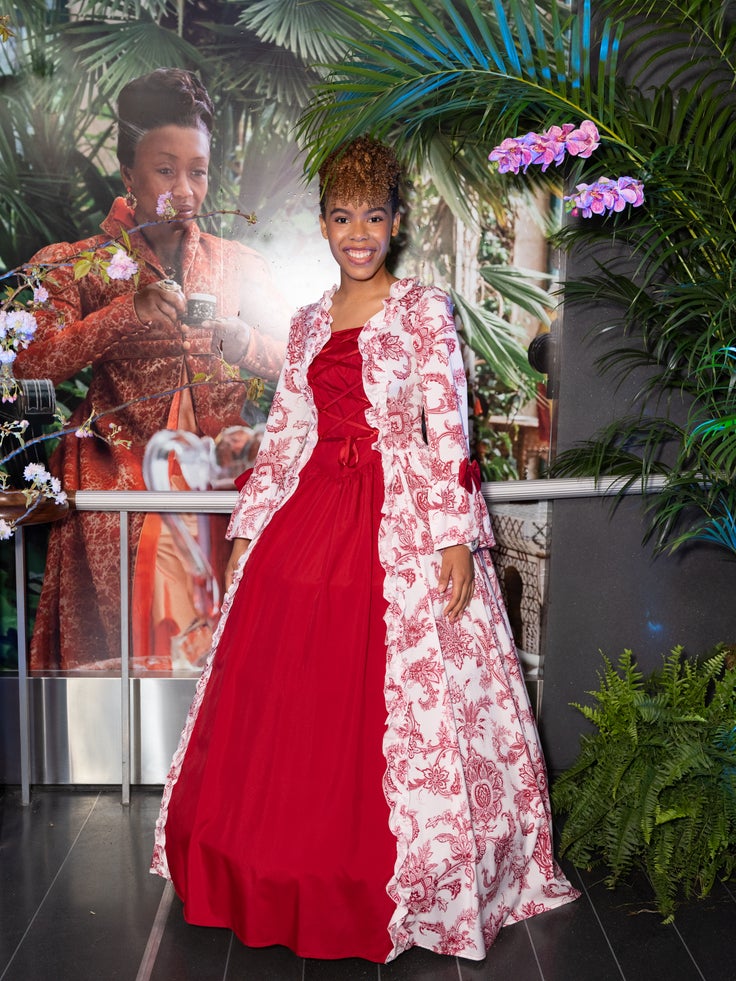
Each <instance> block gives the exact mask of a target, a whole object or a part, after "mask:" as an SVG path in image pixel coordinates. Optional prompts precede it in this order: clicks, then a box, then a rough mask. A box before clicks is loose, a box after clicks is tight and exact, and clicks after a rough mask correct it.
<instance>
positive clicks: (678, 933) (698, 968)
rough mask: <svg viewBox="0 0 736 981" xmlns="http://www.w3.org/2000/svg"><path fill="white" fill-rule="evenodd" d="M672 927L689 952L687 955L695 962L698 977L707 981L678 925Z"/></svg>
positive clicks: (673, 924)
mask: <svg viewBox="0 0 736 981" xmlns="http://www.w3.org/2000/svg"><path fill="white" fill-rule="evenodd" d="M670 926H671V927H672V929H673V930H674V931H675V933H676V934H677V936H678V937H679V938H680V943H681V944H682V946H683V947H684V948H685V950H686V951H687V955H688V957H689V958H690V960H691V961H692V962H693V966H694V968H695V970H696V971H697V972H698V975H699V976H700V977H701V978H702V981H707V978H706V976H705V975H704V974H703V972H702V971H701V970H700V965H699V964H698V962H697V961H696V960H695V958H694V957H693V954H692V951H691V950H690V948H689V947H688V945H687V943H686V942H685V938H684V937H683V935H682V934H681V933H680V931H679V930H678V929H677V924H676V923H671V924H670Z"/></svg>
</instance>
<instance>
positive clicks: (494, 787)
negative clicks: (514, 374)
mask: <svg viewBox="0 0 736 981" xmlns="http://www.w3.org/2000/svg"><path fill="white" fill-rule="evenodd" d="M332 292H334V291H329V292H328V293H326V294H325V296H324V297H323V298H322V300H321V301H320V302H319V303H317V304H315V305H313V306H309V307H305V308H303V309H302V310H300V311H299V312H298V313H297V315H296V316H295V318H294V320H293V322H292V330H291V335H290V340H289V345H288V350H287V357H286V363H285V365H284V368H283V371H282V375H281V379H280V382H279V386H278V389H277V392H276V396H275V398H274V401H273V404H272V408H271V413H270V417H269V422H268V425H267V431H266V435H265V438H264V440H263V442H262V444H261V448H260V451H259V455H258V457H257V460H256V463H255V466H254V467H253V471H252V473H251V476H250V478H249V480H248V482H247V483H246V484H245V485H244V487H243V489H242V491H241V494H240V498H239V500H238V503H237V506H236V508H235V510H234V512H233V515H232V519H231V521H230V527H229V531H228V535H229V537H231V538H235V537H239V538H250V539H252V540H253V541H254V542H255V541H257V539H258V537H259V535H260V533H261V531H262V530H263V528H265V526H266V525H267V523H268V521H269V518H270V516H271V515H272V514H273V513H274V511H276V510H277V509H278V508H279V507H280V506H281V505H282V504H283V502H284V501H285V500H286V499H287V498H288V497H289V496H290V495H291V494H293V492H294V490H295V488H296V486H297V484H298V481H299V472H300V470H301V469H302V467H303V466H304V464H305V462H306V461H307V459H308V458H309V455H310V453H311V450H312V448H313V447H314V445H315V442H316V438H317V418H316V410H315V407H314V403H313V400H312V396H311V392H310V388H309V385H308V383H307V372H308V369H309V365H310V364H311V362H312V360H313V359H314V357H315V356H316V354H317V353H318V352H319V351H320V349H321V348H322V347H323V345H324V344H325V343H326V341H327V340H328V338H329V336H330V305H331V296H332ZM359 348H360V351H361V354H362V358H363V382H364V388H365V392H366V395H367V397H368V399H369V401H370V403H371V408H370V409H369V410H367V412H366V418H367V421H368V422H369V424H370V425H372V426H373V427H375V429H376V430H377V431H378V437H377V441H376V444H375V445H376V448H377V449H378V451H379V452H380V454H381V459H382V464H383V474H384V509H383V517H382V521H381V526H380V532H379V554H380V558H381V563H382V565H383V568H384V571H385V579H384V595H385V597H386V600H387V602H388V611H387V614H386V627H387V662H386V679H385V687H384V693H385V699H386V707H387V716H388V718H387V729H386V733H385V738H384V745H383V748H384V754H385V757H386V773H385V778H384V790H385V794H386V797H387V800H388V803H389V807H390V826H391V829H392V831H393V833H394V834H395V836H396V842H397V852H396V865H395V869H394V875H393V878H392V879H391V881H390V882H389V883H388V884H387V888H388V891H389V894H390V895H391V897H392V898H393V899H394V901H395V903H396V910H395V913H394V916H393V918H392V920H391V923H390V925H389V931H390V935H391V939H392V942H393V945H394V946H393V951H392V954H391V957H395V956H396V955H398V954H399V953H401V952H402V951H403V950H405V949H407V948H408V947H411V946H413V945H418V946H423V947H429V948H431V949H433V950H435V951H437V952H439V953H444V954H458V955H461V956H463V957H469V958H475V959H480V958H482V957H483V956H484V954H485V949H486V948H487V947H488V946H490V944H491V942H492V941H493V939H494V937H495V936H496V934H497V933H498V931H499V930H500V928H501V927H502V926H503V925H504V923H507V922H510V921H514V920H520V919H523V918H525V917H527V916H531V915H534V914H535V913H539V912H542V911H544V910H547V909H551V908H552V907H554V906H557V905H560V904H562V903H565V902H569V901H570V900H572V899H574V898H576V896H577V893H576V891H575V890H574V889H573V888H572V887H571V886H570V884H569V883H568V882H567V881H566V879H565V878H564V876H563V875H562V874H561V872H560V870H559V869H558V867H557V866H556V863H555V861H554V859H553V856H552V838H551V820H550V812H549V803H548V796H547V780H546V772H545V766H544V761H543V758H542V754H541V750H540V746H539V741H538V737H537V733H536V728H535V725H534V719H533V716H532V712H531V709H530V706H529V701H528V698H527V695H526V690H525V687H524V682H523V679H522V677H521V672H520V668H519V662H518V660H517V656H516V652H515V649H514V645H513V640H512V639H511V634H510V629H509V625H508V621H507V617H506V614H505V610H504V609H503V605H502V602H501V599H500V594H499V590H498V584H497V581H496V577H495V573H494V570H493V567H492V565H491V562H490V559H489V557H488V546H490V545H491V544H492V541H493V539H492V533H491V527H490V521H489V516H488V512H487V508H486V505H485V502H484V499H483V497H482V495H481V493H480V481H479V479H478V478H477V477H476V473H475V470H474V468H473V467H471V466H470V465H469V461H468V432H467V421H466V419H467V410H466V380H465V373H464V368H463V363H462V358H461V352H460V348H459V342H458V337H457V333H456V330H455V324H454V320H453V316H452V310H451V306H450V301H449V298H448V297H447V295H446V294H445V293H444V292H442V291H441V290H439V289H437V288H434V287H425V286H421V285H420V284H419V283H417V282H416V281H415V280H413V279H405V280H399V281H398V282H396V283H394V285H393V287H392V289H391V294H390V296H389V297H388V298H387V299H386V301H385V303H384V309H383V311H382V312H381V313H379V314H377V315H376V316H374V317H373V318H372V319H371V320H370V321H369V322H368V323H367V324H366V325H365V326H364V327H363V329H362V331H361V334H360V338H359ZM423 433H424V434H425V435H426V441H425V438H424V436H423ZM458 543H463V544H467V545H469V546H470V547H471V549H472V550H473V555H474V560H475V571H476V588H475V594H474V597H473V599H472V601H471V603H470V606H469V607H468V609H467V610H466V611H465V613H464V614H463V616H462V617H461V618H460V620H459V621H458V622H456V623H454V624H453V623H450V622H449V621H448V620H446V619H445V618H444V617H443V615H442V610H443V608H444V606H445V605H446V602H447V597H446V596H444V595H441V594H440V593H439V591H438V589H437V580H438V576H439V571H440V562H441V556H440V554H439V550H440V549H442V548H444V547H446V546H449V545H455V544H458ZM247 558H248V553H246V555H245V557H244V559H243V563H244V562H246V561H247ZM241 570H242V566H241ZM238 581H239V579H238V576H237V575H236V581H235V583H234V584H233V587H232V589H231V591H230V593H229V595H228V596H227V597H226V600H225V603H224V605H223V617H222V620H221V623H220V627H219V630H218V633H217V634H216V636H215V644H216V642H217V640H218V639H219V635H220V632H221V630H222V624H223V622H224V620H225V618H226V616H227V611H228V609H229V606H230V603H231V600H232V595H233V592H234V590H235V589H237V582H238ZM207 676H208V670H207V669H206V670H205V672H204V674H203V676H202V678H201V679H200V685H199V689H198V692H197V695H196V696H195V701H194V703H193V706H192V710H191V712H190V717H189V719H188V722H187V726H186V728H185V732H184V734H183V738H182V744H181V745H180V748H179V751H178V752H177V755H176V756H175V759H174V763H173V765H172V771H171V774H170V776H169V786H168V787H167V791H166V792H165V794H164V804H163V807H162V814H161V818H160V820H159V825H158V844H157V849H156V853H155V856H154V871H158V872H159V873H161V874H164V875H165V874H166V860H165V854H164V843H165V817H166V803H167V800H168V795H170V791H171V786H173V782H175V780H176V776H177V773H178V770H179V767H180V766H181V761H182V759H183V756H184V753H185V750H186V742H187V739H188V734H189V733H190V732H191V730H192V728H193V726H194V721H195V719H196V713H197V709H198V704H199V703H200V702H201V698H202V695H203V693H204V689H205V687H206V684H207Z"/></svg>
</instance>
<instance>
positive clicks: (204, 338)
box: [15, 198, 283, 670]
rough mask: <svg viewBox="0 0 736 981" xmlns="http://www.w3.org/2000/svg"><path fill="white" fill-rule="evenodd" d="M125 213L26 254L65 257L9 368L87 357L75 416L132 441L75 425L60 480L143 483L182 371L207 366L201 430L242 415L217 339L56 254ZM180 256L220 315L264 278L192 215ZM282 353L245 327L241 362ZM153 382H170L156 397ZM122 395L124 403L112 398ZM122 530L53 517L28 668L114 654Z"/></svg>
mask: <svg viewBox="0 0 736 981" xmlns="http://www.w3.org/2000/svg"><path fill="white" fill-rule="evenodd" d="M133 223H134V218H133V215H132V212H131V211H130V209H129V208H128V207H127V206H126V204H125V202H124V200H123V199H122V198H117V199H116V200H115V202H114V204H113V207H112V210H111V211H110V214H109V215H108V217H107V218H106V220H105V222H104V223H103V225H102V228H103V231H104V234H103V235H99V236H97V237H95V238H91V239H87V240H84V241H81V242H75V243H68V242H63V243H59V244H56V245H50V246H48V247H47V248H44V249H42V250H41V251H40V252H38V253H37V254H36V255H35V256H34V257H33V259H31V260H30V262H31V264H33V263H60V264H62V265H60V267H59V268H57V269H55V270H54V271H53V272H52V273H51V274H50V275H49V277H48V278H47V279H46V285H47V286H48V288H49V292H50V293H51V296H52V302H53V309H51V310H49V311H47V312H45V313H44V312H41V313H39V314H38V315H37V320H38V322H39V329H38V332H37V334H36V338H35V339H34V341H33V343H32V344H31V345H30V347H29V348H28V349H27V350H26V351H21V352H19V354H18V358H17V361H16V362H15V371H16V374H17V375H18V377H20V378H51V379H52V381H53V382H54V383H55V384H58V383H59V382H61V381H63V380H65V379H68V378H71V377H72V376H74V375H75V374H76V373H77V372H79V371H80V370H81V369H82V368H84V367H86V366H87V365H89V364H92V366H93V368H94V373H93V378H92V382H91V385H90V388H89V392H88V394H87V396H86V398H85V400H84V402H83V403H82V404H81V405H80V406H79V408H78V409H77V410H76V412H75V413H74V416H73V421H76V422H78V423H80V424H81V423H83V422H84V421H85V420H86V419H87V418H88V417H89V416H90V415H91V414H92V413H93V412H94V413H107V414H106V415H104V416H103V418H101V419H100V420H99V421H98V422H97V423H96V424H95V430H96V431H97V432H99V433H100V434H102V435H105V434H108V433H109V432H110V431H111V427H112V426H117V427H119V433H120V437H121V439H124V440H127V441H130V445H126V444H123V443H117V444H116V445H109V444H108V443H105V442H103V441H102V440H100V439H92V438H84V439H83V438H76V437H74V436H67V437H65V438H64V439H63V440H61V442H60V444H59V447H58V449H57V451H56V452H55V454H54V456H53V458H52V460H51V464H50V468H51V470H52V471H53V472H54V473H55V474H56V475H57V476H59V477H60V478H61V480H62V484H63V486H64V489H65V490H66V491H67V492H70V491H75V490H143V489H144V482H143V476H142V472H141V462H142V458H143V452H144V449H145V445H146V443H147V441H148V440H149V439H150V437H151V436H152V435H153V434H154V433H155V432H157V431H158V430H160V429H165V428H167V424H168V423H169V419H170V410H171V405H172V400H173V398H174V395H173V390H174V389H176V388H177V387H178V386H179V385H181V383H182V380H191V379H192V378H194V377H195V375H199V374H206V375H208V376H212V382H211V383H208V384H205V385H201V386H198V387H195V388H193V389H191V397H192V403H193V407H194V414H195V419H196V424H197V426H198V427H199V432H200V433H201V434H204V435H209V436H213V437H214V436H216V435H217V434H218V433H219V432H220V431H221V430H222V429H223V428H224V427H226V426H228V425H237V424H239V423H240V422H241V421H242V420H241V417H240V410H241V408H242V405H243V399H244V391H245V388H244V384H243V383H242V382H240V381H233V380H232V378H230V377H229V375H228V374H227V373H226V370H225V369H224V367H223V364H222V362H221V360H220V359H219V357H218V356H216V353H215V352H214V351H213V338H212V334H211V331H207V330H204V329H202V328H190V329H189V331H188V334H187V337H186V339H185V338H184V336H183V335H182V333H181V332H180V331H179V330H178V329H176V330H166V329H164V328H150V327H146V326H144V325H143V324H141V322H140V321H139V320H138V318H137V316H136V314H135V309H134V306H133V293H134V290H135V288H136V287H135V285H134V283H133V281H132V280H131V281H124V280H112V281H110V282H105V281H104V280H103V279H102V277H100V276H97V275H88V276H86V277H84V278H83V279H80V280H75V278H74V270H73V267H72V265H71V263H70V264H69V265H63V263H64V262H65V261H67V260H69V259H70V258H71V257H72V256H75V255H77V254H78V253H79V252H80V251H82V250H92V249H94V248H95V246H98V245H100V244H101V243H104V242H107V241H109V240H110V239H111V238H113V237H115V236H119V235H120V232H121V230H122V229H129V228H132V227H133ZM131 246H132V248H133V249H134V250H135V253H136V256H137V259H138V263H139V266H140V278H139V285H140V286H142V285H145V284H147V283H153V282H156V281H157V280H159V279H162V278H163V277H164V272H163V269H162V267H161V265H160V263H159V261H158V259H157V257H156V255H155V254H154V253H153V252H152V251H151V249H150V248H149V246H148V244H147V242H146V240H145V238H144V237H143V236H142V235H141V233H140V232H135V233H133V234H132V235H131ZM182 268H183V276H182V287H183V289H184V291H185V293H187V294H188V293H191V292H207V293H213V294H215V295H216V296H217V297H218V310H217V313H218V316H234V315H236V314H237V313H238V312H239V310H240V302H241V293H243V292H244V287H245V289H246V290H247V284H248V283H249V282H252V283H253V284H257V285H258V287H259V288H262V287H263V283H264V280H265V281H266V282H268V273H267V267H266V265H265V263H264V261H263V260H262V259H261V257H260V256H258V255H257V253H255V252H253V251H252V250H251V249H248V248H246V247H245V246H244V245H241V244H240V243H238V242H228V241H225V240H223V239H220V238H217V237H215V236H213V235H207V234H205V233H203V232H201V231H200V230H199V228H198V227H197V225H196V224H195V223H194V222H190V223H188V225H187V226H186V237H185V241H184V245H183V249H182ZM60 316H61V317H62V318H63V319H61V320H60ZM243 317H244V319H245V318H246V317H247V310H244V311H243ZM185 345H188V346H185ZM282 360H283V346H282V345H279V344H277V343H276V342H275V341H272V340H270V339H269V338H268V336H267V335H263V334H261V333H260V332H258V331H256V330H253V331H252V333H251V342H250V345H249V349H248V350H247V351H246V353H245V355H244V360H243V363H244V364H245V365H247V366H248V367H249V368H251V369H252V370H253V371H254V373H263V374H265V375H267V376H268V377H274V376H275V375H276V374H277V373H278V370H279V368H280V362H281V361H282ZM161 393H169V394H165V395H163V397H160V396H161ZM120 406H125V407H123V408H116V407H120ZM111 410H115V411H111ZM141 521H142V516H140V515H133V516H132V521H131V531H132V541H133V543H135V542H136V541H137V538H138V534H139V532H140V525H141ZM220 535H221V532H219V533H217V534H216V535H215V538H219V537H220ZM118 542H119V536H118V517H117V515H113V514H105V513H78V514H71V515H70V516H69V517H68V518H67V519H66V520H64V521H63V522H60V523H59V524H56V525H54V526H53V528H52V531H51V537H50V542H49V551H48V556H47V562H46V571H45V577H44V584H43V591H42V596H41V601H40V607H39V611H38V616H37V618H36V625H35V629H34V634H33V638H32V644H31V667H32V668H33V669H34V670H39V669H48V668H64V669H69V668H77V667H81V666H86V665H90V664H91V663H93V662H100V661H104V660H106V659H108V658H115V657H119V655H120V623H119V620H120V615H119V614H120V611H119V599H118V597H119V595H120V584H119V569H120V561H119V544H118Z"/></svg>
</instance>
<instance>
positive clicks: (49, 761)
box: [0, 676, 196, 785]
mask: <svg viewBox="0 0 736 981" xmlns="http://www.w3.org/2000/svg"><path fill="white" fill-rule="evenodd" d="M195 685H196V678H132V679H131V680H130V683H129V690H130V705H131V782H132V783H134V784H161V783H163V782H164V780H165V778H166V773H167V771H168V769H169V765H170V763H171V757H172V756H173V753H174V750H175V749H176V746H177V744H178V740H179V735H180V733H181V730H182V727H183V725H184V721H185V719H186V714H187V710H188V708H189V703H190V702H191V699H192V696H193V694H194V688H195ZM28 686H29V692H30V698H29V701H30V718H31V725H32V742H31V759H32V765H31V782H32V783H38V784H80V785H87V784H95V785H96V784H121V781H122V774H123V770H122V761H121V744H122V730H121V725H120V721H121V720H120V705H121V687H120V678H111V677H99V676H96V677H89V676H87V677H74V676H72V677H69V676H67V677H42V678H41V677H39V678H30V679H29V681H28ZM0 718H1V719H2V725H1V727H0V733H1V734H2V749H1V750H0V782H2V783H19V782H20V744H19V731H20V730H19V720H18V680H17V678H2V679H0Z"/></svg>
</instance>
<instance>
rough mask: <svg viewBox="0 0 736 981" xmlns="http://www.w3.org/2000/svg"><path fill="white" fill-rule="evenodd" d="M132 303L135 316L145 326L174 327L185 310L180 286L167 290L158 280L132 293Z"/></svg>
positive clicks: (185, 302)
mask: <svg viewBox="0 0 736 981" xmlns="http://www.w3.org/2000/svg"><path fill="white" fill-rule="evenodd" d="M133 305H134V306H135V313H136V316H137V317H138V319H139V320H140V322H141V323H142V324H145V325H146V326H147V327H152V326H154V325H155V326H156V327H175V326H176V324H177V323H178V322H179V321H180V320H181V318H182V317H183V316H184V314H185V313H186V312H187V301H186V297H185V296H184V294H183V293H182V290H181V287H179V288H178V289H176V290H167V289H164V288H163V287H162V286H161V284H160V282H159V283H149V284H148V286H143V287H141V289H139V290H138V291H137V292H136V293H135V294H134V295H133Z"/></svg>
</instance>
